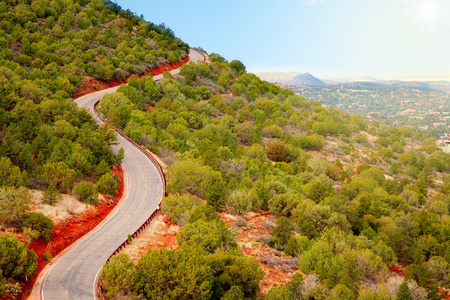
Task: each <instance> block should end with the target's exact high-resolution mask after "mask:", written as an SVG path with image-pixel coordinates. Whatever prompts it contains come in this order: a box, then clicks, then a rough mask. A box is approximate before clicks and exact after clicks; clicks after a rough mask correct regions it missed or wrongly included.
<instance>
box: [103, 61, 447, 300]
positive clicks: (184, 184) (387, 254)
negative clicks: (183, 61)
mask: <svg viewBox="0 0 450 300" xmlns="http://www.w3.org/2000/svg"><path fill="white" fill-rule="evenodd" d="M210 61H211V63H210V64H206V63H204V62H201V63H197V64H188V65H185V66H183V67H182V68H181V73H180V75H181V76H179V77H172V76H171V75H169V74H167V73H166V74H165V76H164V79H163V80H162V81H160V82H158V83H157V86H158V90H159V93H160V94H159V96H158V97H156V98H154V103H153V104H152V106H151V107H147V108H146V109H144V110H142V109H136V107H135V106H134V101H135V100H131V99H129V98H128V97H127V96H126V94H131V91H133V94H136V95H138V94H137V93H139V94H141V95H144V94H145V90H144V89H143V87H144V86H145V83H146V81H147V80H149V79H148V78H146V77H143V78H142V79H138V78H136V77H133V78H130V80H129V85H128V86H127V87H121V89H123V92H120V91H119V92H118V93H116V94H115V95H113V96H105V97H104V98H103V99H102V100H101V102H100V104H101V107H102V110H101V111H100V112H101V113H102V114H103V115H104V116H106V117H109V118H110V119H111V120H112V121H114V122H115V124H116V125H117V126H119V128H121V129H122V130H123V131H124V132H125V133H126V134H127V135H129V136H130V137H132V138H133V139H134V140H135V141H138V142H140V143H141V144H143V145H145V146H146V147H147V149H149V150H150V151H152V152H153V153H155V154H156V155H159V157H160V158H161V159H162V160H163V162H165V164H166V165H167V171H166V173H167V176H168V179H169V183H168V186H167V191H168V193H169V196H168V197H167V198H165V199H164V200H163V204H162V211H163V213H164V214H165V215H166V216H167V217H168V218H170V220H171V221H172V222H174V223H176V224H177V225H178V226H180V227H181V231H180V232H178V233H177V244H174V243H173V237H172V238H170V241H171V242H170V245H171V246H170V247H171V248H170V249H168V250H166V249H164V247H163V248H162V249H160V250H150V251H149V252H148V253H147V254H143V253H142V254H141V255H142V256H141V258H140V259H138V258H137V257H136V256H133V259H134V260H135V261H137V266H136V267H134V266H131V265H129V263H128V262H129V258H127V256H126V255H121V256H120V257H117V258H113V260H111V263H110V264H107V265H105V267H104V273H103V275H102V278H103V279H104V283H105V284H106V286H107V287H109V292H110V293H111V294H109V295H112V294H114V292H112V290H114V289H116V288H117V284H119V283H118V282H117V281H115V279H114V278H113V277H111V275H110V274H114V272H116V271H114V270H118V268H119V269H120V268H125V266H126V265H128V266H129V267H127V270H128V271H127V272H130V274H131V273H133V272H138V273H139V274H140V276H142V277H145V278H153V276H154V274H155V273H154V272H157V270H154V269H152V270H148V269H147V270H148V271H144V269H145V268H149V263H150V262H151V261H156V260H160V259H161V260H165V259H166V258H167V259H170V260H177V261H180V265H177V266H179V267H181V266H183V265H185V264H189V266H190V267H192V268H200V267H201V266H206V267H207V268H211V269H215V270H216V272H217V273H216V272H214V273H213V277H211V278H210V279H204V277H201V276H202V275H200V274H197V275H198V276H200V277H201V278H203V279H204V280H206V281H201V284H204V285H206V286H208V285H209V284H211V285H212V287H210V288H206V289H205V290H204V292H205V293H208V292H209V293H212V295H215V296H213V298H218V299H220V298H222V297H224V298H225V299H226V298H227V297H230V294H231V295H234V297H235V298H233V299H239V297H238V296H237V295H241V297H242V296H245V297H247V298H257V297H258V296H257V295H258V293H257V292H258V289H262V290H264V291H265V292H266V291H268V292H267V294H266V295H265V298H267V299H279V298H277V297H279V295H285V296H283V298H282V299H290V298H289V297H292V298H295V297H297V296H298V294H296V293H301V294H307V295H311V297H313V299H323V298H326V297H332V295H334V294H336V293H343V294H345V295H346V296H345V298H346V299H356V297H357V296H358V297H361V298H360V299H370V297H373V298H376V299H381V298H382V299H394V297H395V295H396V294H397V292H398V289H399V286H400V284H401V283H402V281H403V279H402V278H401V277H399V275H397V274H396V273H393V272H392V271H391V269H392V270H398V269H402V268H404V270H405V271H406V274H407V277H406V279H405V280H406V282H407V284H408V286H409V289H410V290H411V291H413V293H415V295H416V296H415V297H416V298H414V299H424V298H427V299H428V298H436V299H437V298H439V295H438V290H439V287H447V286H448V279H447V277H446V276H447V275H443V274H444V273H439V272H438V271H437V269H435V267H436V266H437V265H439V266H440V267H442V268H443V269H442V270H444V269H445V270H448V267H449V265H448V259H449V256H448V255H449V253H450V252H449V248H448V238H447V237H446V235H445V234H444V232H446V230H448V224H449V223H448V222H449V220H450V219H449V215H448V209H449V204H450V201H449V197H448V196H449V191H448V185H449V182H450V176H448V170H449V162H450V156H449V155H448V154H446V153H444V152H442V150H441V149H440V148H439V147H437V146H436V145H435V142H436V140H435V139H434V138H429V137H427V136H425V135H422V134H420V133H416V132H413V131H411V130H410V129H408V128H405V127H398V128H397V127H391V126H387V125H380V124H378V123H376V122H373V123H370V124H369V123H367V122H365V121H364V120H362V119H361V117H359V116H357V115H348V114H347V113H345V112H344V111H342V110H340V109H336V108H331V109H326V108H324V107H322V106H321V105H320V104H319V103H318V102H310V101H307V100H305V99H304V98H303V97H301V96H298V95H295V94H294V93H293V92H292V91H291V90H288V89H281V88H280V87H278V86H276V85H274V84H270V83H267V82H265V81H261V80H260V79H259V78H258V77H256V76H255V75H252V74H247V73H242V68H241V69H240V70H236V69H235V68H233V66H235V65H236V63H234V64H231V63H228V62H227V61H226V60H225V59H224V58H222V57H218V56H217V54H214V55H212V58H211V59H210ZM239 72H241V73H240V74H239ZM138 98H139V97H134V99H138ZM117 105H119V109H120V110H121V111H128V112H129V114H124V115H122V117H121V118H115V119H114V118H112V117H114V115H112V114H111V113H112V112H113V111H114V110H113V109H114V108H115V107H117ZM205 202H206V203H205ZM213 210H216V211H219V212H221V214H220V215H217V214H216V213H215V212H214V211H213ZM255 213H256V214H257V215H256V216H255ZM255 220H258V221H257V222H255ZM224 223H225V224H229V225H231V226H232V228H236V229H237V230H238V231H236V229H234V230H233V229H226V227H224ZM262 224H264V225H262ZM257 226H261V227H260V228H258V227H257ZM253 228H254V229H255V230H254V231H253ZM176 231H177V230H176ZM170 235H173V233H171V234H170ZM162 240H164V241H166V240H169V238H167V239H166V238H162ZM425 241H426V242H425ZM151 247H152V249H155V248H156V249H159V248H160V246H157V247H155V244H152V246H151ZM192 247H194V248H195V250H193V249H192ZM236 251H237V252H236ZM193 252H195V256H190V257H191V258H192V260H190V261H186V260H185V259H186V257H187V256H186V255H188V254H187V253H193ZM242 253H244V254H245V256H247V257H249V258H252V257H253V258H254V259H256V261H257V262H258V264H259V265H260V266H261V267H262V268H264V270H270V272H275V273H274V274H273V275H274V276H268V273H266V274H265V276H264V277H262V276H261V273H259V272H258V271H257V270H256V269H254V268H255V267H254V265H255V260H253V261H252V260H251V259H248V260H247V259H245V261H246V262H245V264H246V266H247V264H248V269H247V271H248V273H245V274H246V275H245V276H247V278H251V281H250V282H251V286H252V288H250V287H249V286H248V285H249V284H250V282H249V281H244V280H243V278H241V277H239V278H235V279H234V280H233V281H232V282H231V283H225V282H224V281H222V280H224V279H223V278H225V277H227V276H234V275H231V274H230V273H229V272H233V271H232V270H235V268H236V265H235V264H236V261H237V260H238V259H244V258H239V257H240V255H242ZM236 255H237V257H236ZM436 264H437V265H436ZM251 266H253V267H251ZM275 267H276V268H275ZM440 267H439V268H440ZM292 268H293V269H292ZM177 270H178V269H177ZM247 271H246V272H247ZM176 272H178V271H176ZM180 272H181V270H180ZM445 272H447V271H445ZM278 273H279V274H278ZM175 274H178V275H179V276H180V277H179V278H178V279H177V281H178V282H180V285H179V286H177V288H178V289H179V291H181V290H184V288H185V287H183V285H182V284H181V283H182V282H184V279H183V278H185V277H184V276H187V275H183V274H180V273H171V272H166V273H165V275H164V276H163V278H173V277H172V276H175ZM445 274H447V273H445ZM241 275H242V273H241ZM275 275H280V276H275ZM147 276H148V277H147ZM286 276H287V277H286ZM200 277H199V278H200ZM275 277H276V278H284V279H283V280H284V283H286V281H288V282H289V283H288V284H287V285H281V286H275V287H273V288H272V289H270V287H271V286H274V285H277V284H280V283H283V282H282V281H277V280H276V278H275ZM262 278H264V279H262ZM290 279H291V280H290ZM145 280H146V279H145ZM145 280H144V281H140V282H136V281H133V279H131V278H130V283H129V285H127V287H123V286H122V288H121V289H120V290H121V291H125V290H126V291H127V292H126V293H127V294H129V295H133V294H134V293H143V294H144V296H145V297H147V298H152V297H157V295H162V294H164V293H168V292H169V291H168V290H167V289H159V288H157V287H158V286H161V285H163V281H159V283H158V282H155V283H152V287H151V288H149V289H148V290H145V291H144V290H142V289H140V288H139V286H142V284H144V283H143V282H147V281H145ZM161 280H164V279H162V278H161ZM289 280H290V281H289ZM208 282H209V283H208ZM425 282H426V284H425ZM199 284H200V283H199ZM218 286H220V288H218ZM257 286H259V288H258V287H257ZM311 286H314V288H311ZM269 289H270V290H269ZM239 290H240V291H241V292H239ZM160 293H161V294H160ZM174 293H175V292H174ZM240 293H243V294H240ZM177 295H179V294H177ZM313 295H315V296H313ZM417 295H419V296H417ZM236 297H237V298H236ZM383 297H385V298H383ZM417 297H418V298H417ZM420 297H422V298H420ZM175 298H176V297H175ZM331 299H334V298H331Z"/></svg>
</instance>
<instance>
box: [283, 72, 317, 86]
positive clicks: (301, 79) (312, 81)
mask: <svg viewBox="0 0 450 300" xmlns="http://www.w3.org/2000/svg"><path fill="white" fill-rule="evenodd" d="M288 84H292V85H325V82H323V81H322V80H320V79H318V78H316V77H314V76H312V75H311V74H309V73H303V74H299V75H297V76H295V77H294V78H293V79H292V80H290V81H289V82H288Z"/></svg>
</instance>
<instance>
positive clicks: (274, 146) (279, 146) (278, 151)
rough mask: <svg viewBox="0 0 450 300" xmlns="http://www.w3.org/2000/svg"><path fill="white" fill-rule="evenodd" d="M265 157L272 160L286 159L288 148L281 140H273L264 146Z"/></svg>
mask: <svg viewBox="0 0 450 300" xmlns="http://www.w3.org/2000/svg"><path fill="white" fill-rule="evenodd" d="M266 155H267V158H268V159H270V160H272V161H277V162H279V161H284V162H286V161H287V156H288V150H287V148H286V146H285V145H284V144H283V143H281V142H273V143H270V144H269V145H267V148H266Z"/></svg>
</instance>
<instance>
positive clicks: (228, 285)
mask: <svg viewBox="0 0 450 300" xmlns="http://www.w3.org/2000/svg"><path fill="white" fill-rule="evenodd" d="M205 260H206V264H207V265H208V266H209V267H210V268H211V270H212V271H213V276H214V278H213V286H212V289H211V291H212V295H211V299H223V298H222V297H224V296H225V295H226V294H230V293H236V291H235V289H236V288H233V287H238V288H239V289H240V290H241V291H242V292H243V294H244V297H245V298H244V299H256V297H257V292H258V291H259V282H260V280H261V279H262V278H263V276H264V273H263V271H262V269H261V267H260V266H259V264H258V262H257V261H256V259H255V258H254V257H249V256H246V255H236V254H235V252H234V251H229V252H221V253H217V254H210V255H207V256H206V257H205ZM233 290H234V292H233ZM228 296H229V295H228Z"/></svg>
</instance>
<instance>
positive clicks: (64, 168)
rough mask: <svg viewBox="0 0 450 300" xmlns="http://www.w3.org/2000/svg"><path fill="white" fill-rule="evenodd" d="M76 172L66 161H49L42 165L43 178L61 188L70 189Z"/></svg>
mask: <svg viewBox="0 0 450 300" xmlns="http://www.w3.org/2000/svg"><path fill="white" fill-rule="evenodd" d="M75 178H76V173H75V171H74V170H72V169H70V167H69V166H68V165H67V164H66V163H65V162H62V161H61V162H54V163H47V164H45V165H44V166H43V167H42V173H41V179H42V180H44V181H45V182H46V183H48V184H53V185H54V186H55V187H56V188H58V189H60V190H70V189H71V188H72V186H73V183H74V182H75Z"/></svg>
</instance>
